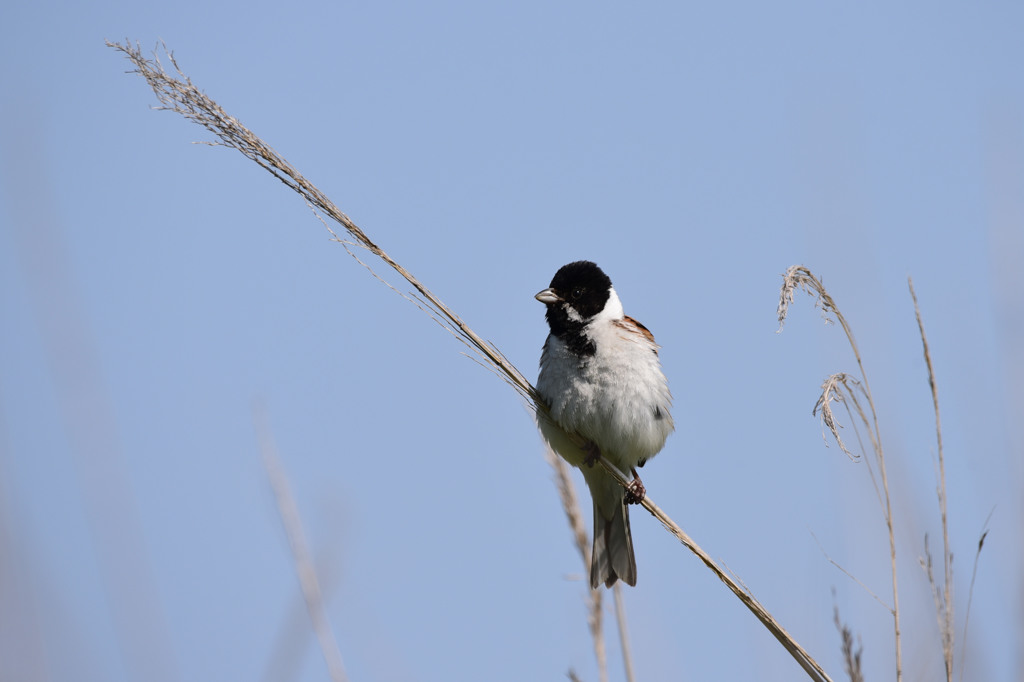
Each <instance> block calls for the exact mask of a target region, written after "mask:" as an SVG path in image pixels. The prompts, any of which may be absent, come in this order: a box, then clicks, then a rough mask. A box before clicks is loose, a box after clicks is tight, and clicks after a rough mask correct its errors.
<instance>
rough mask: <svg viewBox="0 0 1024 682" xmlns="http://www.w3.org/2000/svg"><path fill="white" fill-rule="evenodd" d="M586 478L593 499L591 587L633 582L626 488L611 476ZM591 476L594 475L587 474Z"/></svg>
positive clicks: (631, 541) (633, 568) (632, 560)
mask: <svg viewBox="0 0 1024 682" xmlns="http://www.w3.org/2000/svg"><path fill="white" fill-rule="evenodd" d="M601 473H602V474H604V475H603V476H601V477H600V478H601V480H595V481H589V480H588V481H587V483H588V484H589V487H590V494H591V497H593V499H594V547H593V552H592V553H591V558H590V586H591V587H592V588H593V589H595V590H596V589H597V588H598V586H599V585H600V584H601V583H604V585H605V587H611V586H612V585H614V584H615V581H616V580H621V581H622V582H624V583H626V584H627V585H636V556H635V555H634V554H633V536H632V535H631V534H630V531H629V507H627V506H626V497H625V491H624V490H623V489H622V486H620V485H619V484H618V483H617V482H616V481H615V480H614V479H613V478H612V477H611V476H609V475H607V474H605V473H604V472H603V471H602V472H601ZM588 478H593V477H588Z"/></svg>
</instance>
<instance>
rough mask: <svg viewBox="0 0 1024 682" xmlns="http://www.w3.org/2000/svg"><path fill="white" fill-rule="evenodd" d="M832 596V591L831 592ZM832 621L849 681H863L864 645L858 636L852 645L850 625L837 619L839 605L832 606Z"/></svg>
mask: <svg viewBox="0 0 1024 682" xmlns="http://www.w3.org/2000/svg"><path fill="white" fill-rule="evenodd" d="M833 596H835V595H834V593H833ZM832 614H833V617H832V622H834V623H835V625H836V630H838V631H839V640H840V650H841V651H842V654H843V667H844V668H845V669H846V675H847V677H849V678H850V682H864V673H863V671H862V670H861V663H860V659H861V656H862V655H863V653H864V646H863V645H862V644H861V643H860V638H859V637H858V638H857V640H858V641H857V646H856V647H854V645H853V632H852V631H851V630H850V627H849V626H848V625H846V624H845V623H843V622H842V621H841V620H840V619H839V606H838V605H837V606H834V607H833V608H832Z"/></svg>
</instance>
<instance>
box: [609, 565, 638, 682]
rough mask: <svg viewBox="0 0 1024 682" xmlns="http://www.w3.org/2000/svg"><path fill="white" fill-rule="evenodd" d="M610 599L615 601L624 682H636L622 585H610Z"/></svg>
mask: <svg viewBox="0 0 1024 682" xmlns="http://www.w3.org/2000/svg"><path fill="white" fill-rule="evenodd" d="M612 599H613V600H614V601H615V621H616V622H617V623H618V625H619V645H620V646H621V647H622V666H623V667H624V668H625V670H626V682H636V673H634V672H633V653H632V650H631V649H630V646H629V631H628V630H627V629H626V605H625V598H624V597H623V596H622V583H615V584H614V585H612Z"/></svg>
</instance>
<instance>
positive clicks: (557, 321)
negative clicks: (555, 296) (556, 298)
mask: <svg viewBox="0 0 1024 682" xmlns="http://www.w3.org/2000/svg"><path fill="white" fill-rule="evenodd" d="M544 317H546V318H547V321H548V327H549V328H550V329H551V335H552V336H554V337H556V338H558V339H559V340H560V341H561V342H562V343H564V344H565V345H566V347H568V349H569V352H570V353H572V354H573V355H577V356H579V357H581V358H587V357H590V356H592V355H593V354H594V353H596V352H597V346H595V345H594V342H593V340H591V338H590V337H589V336H587V334H586V332H585V331H584V330H585V329H586V324H585V323H583V322H578V321H575V320H570V319H569V313H568V311H566V309H565V304H563V303H556V304H554V305H549V306H548V311H547V313H545V315H544Z"/></svg>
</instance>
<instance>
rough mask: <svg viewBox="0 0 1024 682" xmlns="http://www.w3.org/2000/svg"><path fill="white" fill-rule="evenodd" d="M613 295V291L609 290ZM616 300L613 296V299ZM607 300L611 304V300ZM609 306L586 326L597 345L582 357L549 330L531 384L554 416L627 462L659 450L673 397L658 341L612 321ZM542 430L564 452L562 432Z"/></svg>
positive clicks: (628, 464)
mask: <svg viewBox="0 0 1024 682" xmlns="http://www.w3.org/2000/svg"><path fill="white" fill-rule="evenodd" d="M613 295H614V290H613ZM615 302H616V303H617V302H618V298H617V297H616V298H615ZM609 307H610V306H609ZM621 310H622V309H621V305H620V306H619V307H618V311H617V312H618V315H605V313H608V312H612V311H609V310H608V308H606V310H605V311H604V312H603V313H602V314H601V315H599V316H598V317H596V318H595V319H594V320H593V321H592V322H591V324H590V325H589V327H588V335H589V336H590V338H591V340H592V341H593V342H594V345H595V347H596V352H595V354H594V355H592V356H588V357H584V358H580V357H578V356H576V355H574V354H573V353H571V352H570V351H569V349H568V348H567V347H566V345H565V343H563V342H562V341H561V340H559V339H558V338H557V337H553V336H550V335H549V336H548V339H547V341H546V342H545V344H544V352H543V354H542V355H541V370H540V377H539V379H538V380H537V390H538V391H540V394H541V395H542V396H543V397H544V399H545V400H546V401H547V402H548V404H549V406H550V408H551V414H552V417H553V419H554V420H555V422H556V423H557V424H558V426H560V427H561V428H562V429H564V430H565V431H569V432H575V433H578V434H579V435H581V436H583V437H584V438H586V439H587V440H590V441H592V442H594V443H596V444H597V445H598V447H599V448H600V449H601V452H602V454H603V455H605V456H606V457H608V458H609V459H610V460H611V461H612V462H614V463H615V464H616V465H618V466H619V467H620V468H623V469H629V468H631V467H634V466H636V465H637V464H638V463H639V462H641V461H643V460H646V459H649V458H651V457H653V456H654V455H655V454H657V453H658V452H659V451H660V450H661V448H662V447H663V446H664V445H665V439H667V438H668V435H669V433H671V432H672V430H673V428H674V425H673V421H672V416H671V414H669V409H670V407H671V404H672V396H671V394H670V393H669V390H668V382H667V381H666V379H665V375H664V374H663V373H662V371H661V363H660V362H659V361H658V356H657V353H656V352H655V350H656V348H657V347H656V346H655V345H654V344H653V343H652V342H650V341H649V340H647V339H646V338H644V337H642V336H640V335H639V334H635V333H632V332H629V331H627V330H626V329H624V328H623V327H622V326H620V325H617V324H615V322H616V321H621V318H622V312H621ZM541 430H542V432H545V437H546V438H547V439H548V441H549V442H551V444H552V446H553V447H555V449H556V450H558V451H559V452H561V453H562V454H563V456H566V458H567V459H569V461H570V462H572V463H574V464H577V462H575V461H573V460H575V459H578V458H579V457H578V453H573V454H575V455H577V456H571V455H570V453H568V452H564V450H565V449H566V445H565V441H566V439H565V438H564V437H562V438H558V436H557V434H556V433H549V432H550V431H552V428H551V427H550V425H549V427H548V428H547V429H545V428H544V424H543V420H542V423H541Z"/></svg>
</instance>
